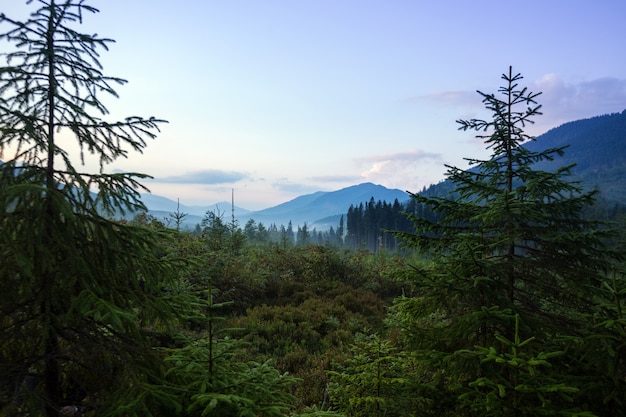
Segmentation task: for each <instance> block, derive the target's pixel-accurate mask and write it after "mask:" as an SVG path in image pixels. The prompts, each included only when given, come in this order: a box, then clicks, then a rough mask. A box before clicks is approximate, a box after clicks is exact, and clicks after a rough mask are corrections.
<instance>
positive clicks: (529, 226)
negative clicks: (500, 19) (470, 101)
mask: <svg viewBox="0 0 626 417" xmlns="http://www.w3.org/2000/svg"><path fill="white" fill-rule="evenodd" d="M502 79H503V80H504V86H503V87H501V88H500V89H499V91H498V93H499V94H498V95H495V94H486V93H482V92H480V91H479V94H480V95H481V96H482V98H483V103H484V105H485V108H486V109H487V110H488V111H490V112H491V113H492V116H493V117H492V119H491V120H489V121H485V120H477V119H472V120H467V121H466V120H459V121H458V123H459V124H460V129H461V130H475V131H478V132H485V133H484V134H483V133H481V134H479V136H478V137H479V138H480V139H482V140H483V141H484V143H485V144H486V146H487V148H488V149H490V150H491V155H490V158H489V159H487V160H476V159H468V162H469V165H470V168H469V169H466V170H464V169H460V168H457V167H452V166H448V167H447V168H448V171H447V179H448V181H450V182H451V183H453V184H454V185H455V186H456V188H455V190H454V192H453V193H452V194H450V196H448V197H428V196H423V195H420V194H412V197H413V199H414V200H415V201H416V203H417V205H418V206H420V205H421V206H424V207H426V209H427V210H428V211H429V212H431V213H433V214H434V216H429V217H428V218H424V217H420V216H418V215H415V214H411V215H410V216H409V217H410V219H411V221H412V222H413V224H414V227H415V232H414V233H406V232H405V233H397V234H396V235H397V236H398V237H400V238H401V239H403V242H404V243H405V245H407V246H408V247H412V248H416V249H417V250H418V251H419V252H420V253H422V254H423V255H424V256H425V259H427V260H428V262H425V263H424V265H422V266H419V267H417V268H416V270H417V276H416V280H417V290H418V292H419V293H420V296H419V297H417V298H405V299H400V300H398V302H397V303H396V305H395V315H394V316H393V320H394V321H395V324H397V325H399V326H401V327H403V328H404V330H405V335H406V337H407V342H409V343H410V344H411V346H412V348H413V349H415V351H416V352H417V354H418V355H419V356H420V358H421V360H422V365H423V366H424V367H425V369H427V370H428V374H429V375H430V380H429V381H428V382H427V383H425V384H424V385H423V389H424V392H430V394H424V395H433V396H438V397H437V403H438V404H439V405H442V404H445V406H444V407H445V410H439V411H438V414H440V415H446V413H449V414H451V415H460V414H457V413H459V410H457V409H456V405H455V404H456V399H455V398H456V396H458V395H459V394H460V393H461V392H463V390H464V389H466V388H467V384H468V383H469V382H470V381H474V380H476V379H477V378H479V377H485V378H489V377H490V375H489V372H492V373H493V374H492V376H494V377H495V374H498V372H500V371H499V370H498V368H497V367H489V366H487V364H485V363H483V362H477V361H476V360H475V358H471V357H467V356H466V355H459V354H458V352H460V351H464V350H466V349H473V348H474V347H475V346H482V347H485V348H489V347H495V348H497V351H498V352H500V353H501V354H504V352H505V350H506V349H507V347H506V346H504V345H503V344H502V343H501V342H500V341H499V340H498V337H502V338H504V339H502V340H516V338H521V340H525V339H528V338H535V340H536V343H534V344H533V347H535V348H536V349H538V350H544V351H546V352H551V351H560V350H561V349H560V348H561V347H562V346H559V342H558V338H559V337H560V336H563V335H568V334H574V333H575V332H576V330H577V329H578V328H580V326H581V324H582V323H581V320H580V317H581V316H580V314H579V313H580V312H583V311H589V310H591V309H593V307H594V303H595V302H596V300H595V299H594V297H593V289H597V288H599V287H600V284H601V283H602V281H603V280H604V279H605V275H604V274H605V271H606V270H607V268H608V267H609V260H610V259H609V256H608V255H609V252H608V251H607V250H606V248H605V246H604V244H603V242H604V241H603V238H604V237H605V235H606V231H604V230H603V229H602V228H601V227H600V225H599V224H598V223H596V222H594V221H588V220H584V219H583V218H582V211H583V209H585V208H586V207H588V206H589V205H591V204H593V202H594V198H595V192H583V190H582V189H581V187H580V186H579V184H578V183H577V182H576V181H574V180H573V178H572V177H571V176H570V175H571V174H570V171H571V168H572V166H571V165H570V166H565V167H562V168H559V169H557V170H555V171H554V172H547V171H542V170H539V169H535V168H534V166H533V165H534V164H536V163H538V162H541V161H545V160H552V159H554V158H556V157H558V156H560V155H562V154H563V153H564V152H565V148H550V149H547V150H544V151H540V152H533V151H529V150H528V149H526V148H525V147H524V146H523V144H524V143H525V142H527V141H529V140H533V138H532V137H530V136H529V135H527V134H526V133H525V131H524V128H525V127H526V125H527V124H529V123H532V122H533V120H532V119H533V118H534V117H535V116H538V115H540V114H541V112H540V109H541V106H540V105H539V104H538V103H537V101H536V100H537V98H538V96H539V95H540V93H532V92H529V91H528V89H527V88H525V87H524V88H522V87H520V86H519V84H518V83H519V82H520V80H522V76H521V75H520V74H514V73H513V72H512V69H509V72H508V73H507V74H503V76H502ZM518 316H519V318H520V322H519V323H520V327H519V328H518V329H516V326H515V323H516V321H515V318H516V317H518ZM535 353H536V351H532V352H528V355H530V356H531V357H532V356H533V355H534V354H535ZM497 376H498V377H500V376H501V375H499V374H498V375H497ZM511 378H512V375H509V379H511ZM441 388H445V390H443V389H441ZM443 392H446V394H443ZM441 396H443V397H441ZM444 397H445V398H444ZM433 398H434V397H433ZM560 405H563V404H559V405H555V407H558V406H560ZM479 415H482V414H479Z"/></svg>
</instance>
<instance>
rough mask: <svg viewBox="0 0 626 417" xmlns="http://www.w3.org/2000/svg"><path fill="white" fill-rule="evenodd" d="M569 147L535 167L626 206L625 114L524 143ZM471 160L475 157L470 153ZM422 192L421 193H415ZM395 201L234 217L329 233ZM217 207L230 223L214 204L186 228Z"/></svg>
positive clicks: (346, 197) (359, 196)
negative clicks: (566, 175)
mask: <svg viewBox="0 0 626 417" xmlns="http://www.w3.org/2000/svg"><path fill="white" fill-rule="evenodd" d="M565 145H568V148H567V149H566V150H565V154H564V156H563V157H561V158H556V159H555V160H554V161H552V162H544V163H542V164H537V165H535V167H536V168H540V169H546V170H552V169H556V168H558V167H562V166H565V165H569V164H571V163H576V164H577V165H576V167H575V168H574V169H573V170H572V173H573V174H574V177H573V178H572V180H580V181H581V182H582V185H583V187H584V188H586V189H592V188H595V187H597V188H599V189H600V191H601V193H602V194H601V195H602V198H604V199H606V200H607V201H610V202H617V203H621V204H624V203H626V110H624V111H623V112H622V113H613V114H608V115H603V116H597V117H592V118H589V119H582V120H577V121H573V122H568V123H565V124H563V125H561V126H559V127H556V128H554V129H551V130H549V131H548V132H546V133H544V134H542V135H540V136H538V137H537V138H536V140H535V141H532V142H529V143H527V144H525V145H524V146H526V147H527V148H528V149H530V150H542V149H547V148H556V147H560V146H565ZM468 157H471V155H468ZM450 189H451V184H450V183H449V182H448V181H442V182H440V183H439V184H435V185H431V186H430V187H428V188H426V189H425V190H424V191H422V193H424V194H427V195H431V196H432V195H445V194H446V193H447V192H448V191H449V190H450ZM416 192H417V191H416ZM372 198H373V199H374V200H375V201H378V200H381V201H387V202H389V203H393V201H394V200H395V199H398V201H399V202H401V203H404V202H406V201H408V199H409V198H410V197H409V195H408V194H407V193H406V192H405V191H402V190H399V189H389V188H386V187H384V186H382V185H376V184H372V183H363V184H358V185H353V186H350V187H346V188H343V189H340V190H337V191H330V192H324V191H318V192H315V193H312V194H307V195H302V196H300V197H297V198H295V199H293V200H290V201H287V202H285V203H282V204H279V205H277V206H274V207H270V208H267V209H264V210H259V211H248V210H245V209H242V208H239V207H235V217H236V219H237V220H238V221H239V223H240V226H242V227H243V226H244V225H245V223H246V222H247V221H248V220H249V219H254V220H255V221H256V222H257V223H263V224H264V225H266V226H268V225H270V224H276V225H278V226H280V225H281V224H282V225H285V226H287V224H288V223H289V222H290V221H291V222H292V225H293V227H294V228H296V227H297V226H302V225H303V224H304V223H305V222H306V223H307V226H308V227H310V228H314V227H317V228H318V230H325V229H327V228H328V227H330V226H333V227H336V226H337V225H338V222H339V218H340V217H341V215H344V216H345V215H346V214H347V212H348V208H349V207H350V205H359V204H360V203H367V202H368V201H369V200H370V199H372ZM143 201H144V203H145V204H146V206H147V207H148V208H149V209H150V213H151V214H153V215H155V216H157V217H159V218H164V217H167V215H168V214H169V213H172V212H174V211H176V202H175V201H172V200H169V199H166V198H164V197H160V196H155V195H144V196H143ZM216 209H218V210H219V211H220V212H221V213H223V214H224V215H225V216H226V217H227V219H230V215H231V204H230V203H228V202H224V203H218V204H215V205H213V206H208V207H199V206H185V205H183V204H181V205H180V211H181V212H184V213H188V216H187V218H186V219H185V225H187V226H192V227H193V226H195V225H196V224H199V223H200V221H201V219H202V217H203V216H204V214H205V213H206V212H207V211H208V210H213V211H215V210H216Z"/></svg>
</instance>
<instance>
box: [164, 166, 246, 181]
mask: <svg viewBox="0 0 626 417" xmlns="http://www.w3.org/2000/svg"><path fill="white" fill-rule="evenodd" d="M248 177H249V174H247V173H244V172H238V171H223V170H219V169H205V170H201V171H193V172H188V173H185V174H182V175H172V176H167V177H155V178H154V181H155V182H162V183H175V184H211V185H213V184H231V183H235V182H237V181H240V180H243V179H246V178H248Z"/></svg>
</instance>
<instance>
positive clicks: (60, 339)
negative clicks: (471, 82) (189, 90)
mask: <svg viewBox="0 0 626 417" xmlns="http://www.w3.org/2000/svg"><path fill="white" fill-rule="evenodd" d="M35 3H37V2H35ZM37 4H39V9H38V10H36V11H35V12H34V13H33V14H32V15H31V17H30V19H29V20H28V21H26V22H19V21H13V20H11V19H10V18H9V17H6V16H4V15H2V16H1V17H0V23H1V24H2V25H3V26H2V27H7V26H8V27H9V28H10V29H8V30H6V31H5V32H3V33H0V41H2V42H5V43H8V44H10V45H12V46H14V47H15V51H14V52H9V53H7V54H4V55H3V57H4V59H5V60H6V63H5V64H4V66H3V67H2V68H1V69H0V151H2V152H3V154H4V155H5V157H6V156H7V155H8V154H9V153H12V154H13V156H9V157H8V158H7V159H6V160H5V162H4V163H3V164H2V165H0V189H1V190H2V191H1V192H0V213H1V217H0V231H1V233H0V260H1V264H0V415H2V416H24V415H28V416H31V417H35V416H47V417H57V416H61V415H74V416H78V415H83V416H163V415H166V416H241V417H244V416H245V417H248V416H250V417H253V416H292V417H298V416H300V417H305V416H335V417H340V416H345V417H353V416H398V417H404V416H407V417H408V416H442V417H445V416H468V417H470V416H476V417H478V416H538V415H541V416H548V415H550V416H552V415H554V416H581V417H583V416H584V417H591V416H619V415H624V414H626V412H625V411H624V410H626V408H625V404H624V401H625V399H626V318H625V317H624V308H625V305H624V303H625V302H626V279H625V277H624V261H625V259H624V256H623V255H624V253H625V249H626V246H625V245H626V239H625V237H626V233H625V230H624V226H623V225H624V214H623V211H620V210H619V209H618V208H616V207H615V206H612V205H611V204H604V203H602V201H601V200H600V196H599V194H598V192H597V191H595V190H585V189H583V188H581V186H580V184H579V183H578V182H576V181H572V177H571V169H572V166H571V165H569V164H565V165H562V166H560V167H559V168H557V169H554V170H546V169H542V168H541V166H540V163H541V162H542V161H547V160H552V159H556V160H558V159H559V157H560V156H561V155H562V154H563V153H564V152H566V149H565V148H563V147H559V146H557V147H551V148H548V149H529V148H526V147H522V146H520V145H521V144H522V143H525V142H527V141H529V140H532V138H530V137H529V136H528V135H527V134H526V133H525V131H524V126H526V125H527V124H528V123H530V122H531V121H532V120H533V119H534V118H536V117H539V116H540V115H541V105H540V104H539V103H538V102H539V99H540V93H534V92H531V91H529V90H528V89H527V88H525V87H521V86H520V84H521V83H522V82H523V77H522V76H521V75H520V74H517V73H515V72H513V69H512V68H509V69H508V70H507V72H505V73H504V74H503V75H502V78H501V81H502V86H501V87H500V88H499V89H498V91H497V93H495V94H490V93H483V92H479V96H480V98H481V99H482V101H483V103H484V106H485V108H486V110H487V111H488V112H489V113H490V114H491V115H492V118H491V119H489V120H480V119H471V120H459V121H458V124H459V126H460V128H461V129H464V130H468V131H476V132H477V134H478V137H480V138H481V139H482V140H483V141H484V143H485V146H486V147H487V148H488V149H490V150H491V152H492V154H491V155H490V158H489V159H487V160H471V162H472V168H471V169H469V170H462V169H459V168H456V167H453V166H450V167H448V172H447V181H448V182H447V184H450V185H451V187H452V188H451V189H450V190H451V192H450V193H448V194H444V195H428V193H415V194H412V195H411V197H412V202H411V203H410V204H409V205H408V206H406V207H403V206H402V205H400V204H399V203H398V202H397V201H394V202H393V203H388V202H378V201H376V202H375V201H373V200H371V201H369V202H364V203H363V204H362V205H359V206H358V207H354V206H353V207H351V208H350V209H349V212H348V214H347V216H346V220H345V224H344V223H343V219H342V220H341V222H340V224H339V225H338V226H337V228H336V229H333V233H330V232H328V234H327V235H325V234H319V233H317V232H315V233H313V231H309V230H308V229H307V228H306V225H305V226H304V227H298V228H297V230H293V228H292V227H291V226H290V225H288V226H287V227H282V226H281V227H276V226H270V227H269V228H266V227H265V226H263V225H261V224H257V223H255V222H254V221H249V222H248V223H247V224H245V225H239V224H238V223H237V222H236V221H235V220H234V219H232V220H230V221H229V220H228V219H227V218H225V216H224V215H223V213H219V212H211V211H209V212H207V213H206V215H205V216H204V218H203V220H202V222H201V223H200V224H198V226H197V227H196V229H195V230H194V231H184V230H181V228H180V227H179V226H180V224H181V221H182V219H184V217H185V213H181V212H175V213H171V214H170V216H169V217H168V218H167V219H156V218H154V217H151V216H149V215H147V214H138V215H136V216H135V217H134V218H133V219H132V220H122V219H121V218H120V216H119V214H120V213H128V212H130V213H142V212H143V211H145V209H146V207H145V206H144V205H143V203H142V202H141V199H140V194H139V191H140V190H141V189H142V188H141V186H140V183H139V180H140V179H142V178H145V175H144V174H138V173H106V171H105V170H104V169H101V170H100V171H98V172H97V173H92V172H84V171H82V167H83V165H82V164H81V162H82V161H80V160H79V161H74V160H72V159H71V158H70V157H69V154H70V153H69V152H68V151H67V150H66V149H64V148H63V145H66V144H67V141H63V142H61V141H60V140H59V134H60V132H63V133H65V134H67V135H70V136H71V137H73V138H74V139H75V140H76V142H77V143H78V145H80V147H81V149H83V150H85V151H89V152H91V153H93V154H94V155H96V156H98V157H99V158H100V162H101V166H102V167H105V166H107V165H108V164H109V163H111V162H113V161H115V160H116V159H117V158H119V157H124V156H126V154H127V152H128V151H130V150H135V151H141V150H143V149H144V147H145V146H147V140H148V139H152V138H155V137H156V134H157V133H158V129H159V126H160V124H161V123H163V122H164V121H163V120H160V119H156V118H141V117H131V118H127V119H124V120H122V121H109V120H106V119H105V116H106V115H107V111H106V108H105V107H104V106H103V105H102V103H101V101H100V97H101V96H102V95H104V96H108V95H112V96H114V97H116V92H115V90H114V88H113V87H114V86H116V85H121V84H123V83H124V82H125V80H123V79H120V78H115V77H109V76H105V75H104V74H103V73H102V69H101V67H100V63H99V61H98V57H99V55H98V52H97V51H99V50H100V49H103V48H104V49H106V45H107V44H108V42H111V41H110V40H108V39H106V38H99V37H98V36H97V35H87V34H82V33H80V32H79V31H78V30H77V29H76V26H77V25H78V24H79V23H80V22H81V21H82V19H83V18H85V17H86V16H88V15H89V14H90V13H93V12H97V10H96V9H93V8H92V7H90V6H88V5H87V4H86V2H85V1H81V0H68V1H64V2H60V3H57V2H54V1H50V2H46V1H39V2H38V3H37ZM7 49H8V46H7ZM94 190H96V192H93V191H94ZM598 202H600V203H601V204H598Z"/></svg>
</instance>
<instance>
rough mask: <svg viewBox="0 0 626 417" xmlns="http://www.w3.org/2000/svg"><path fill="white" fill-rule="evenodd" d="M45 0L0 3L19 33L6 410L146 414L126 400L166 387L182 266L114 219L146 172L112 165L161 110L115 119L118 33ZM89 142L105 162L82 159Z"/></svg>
mask: <svg viewBox="0 0 626 417" xmlns="http://www.w3.org/2000/svg"><path fill="white" fill-rule="evenodd" d="M29 3H30V2H29ZM36 3H38V7H39V8H38V9H37V10H35V11H34V12H33V13H32V14H31V16H30V18H29V19H28V20H27V21H24V22H19V21H14V20H12V19H10V18H9V17H7V16H5V15H2V16H0V27H2V28H4V29H3V32H2V33H1V34H0V41H2V42H4V46H3V48H2V49H3V50H5V51H7V50H8V49H9V45H13V46H14V50H12V51H11V52H8V53H5V54H3V61H4V62H3V66H2V67H1V68H0V152H1V153H2V155H1V158H2V159H4V163H3V164H2V165H1V166H0V190H1V193H0V228H1V232H0V259H1V265H0V375H2V377H1V379H2V384H1V386H0V390H1V392H0V396H1V398H0V401H1V404H0V407H1V409H2V410H3V411H0V414H3V415H6V414H4V413H8V414H9V415H10V414H11V412H15V413H19V415H30V416H39V415H47V416H49V417H52V416H58V415H59V413H61V412H70V411H71V410H75V409H74V407H93V408H97V410H98V414H99V415H106V414H107V413H109V414H115V413H120V412H121V413H123V414H125V415H133V414H137V413H140V414H142V415H147V414H148V412H147V411H146V410H140V411H138V410H134V409H132V408H129V407H128V404H130V403H131V402H134V404H138V403H140V402H138V401H137V399H138V398H144V399H145V401H143V405H142V407H146V406H147V405H148V404H150V400H149V399H148V398H151V399H152V400H154V401H161V402H162V401H167V400H168V398H167V397H166V396H162V397H160V395H159V390H158V389H156V388H155V387H157V386H158V385H155V381H157V380H158V374H159V368H160V365H159V363H160V361H159V355H157V354H156V351H155V350H154V349H153V348H152V346H153V345H154V343H156V339H154V338H153V336H154V335H156V332H157V331H158V330H159V329H163V328H165V327H166V326H167V325H168V323H171V322H172V320H173V319H174V318H175V317H176V313H177V310H178V309H179V308H180V306H176V305H175V299H174V298H172V296H171V295H170V296H169V298H165V296H164V295H163V289H166V288H170V287H171V286H172V285H174V283H175V281H176V279H177V277H178V274H179V265H177V263H176V262H175V261H172V260H170V259H167V258H165V257H162V256H161V254H162V251H161V250H159V245H158V243H159V241H158V239H159V235H158V234H157V232H155V231H154V230H150V229H149V228H147V227H143V226H141V225H133V224H120V223H119V222H115V221H111V220H109V217H110V216H112V215H119V214H120V213H125V212H129V211H131V212H132V211H137V210H142V209H145V207H144V206H143V204H142V203H141V201H140V195H139V191H138V190H141V186H140V184H139V181H140V180H141V179H142V178H145V177H146V176H145V175H142V174H134V173H106V172H105V168H106V167H107V165H108V164H110V163H112V162H114V161H116V160H117V159H118V158H120V157H126V156H127V154H128V152H129V151H142V149H143V148H144V147H145V146H146V140H147V139H151V138H154V137H155V134H156V132H157V131H158V125H159V124H160V123H161V122H163V121H162V120H157V119H155V118H147V119H146V118H141V117H129V118H126V119H125V120H122V121H107V120H105V117H106V115H107V113H108V111H107V109H106V107H105V106H104V105H103V103H102V101H101V96H102V95H109V96H113V97H116V96H117V94H116V92H115V90H114V86H116V85H120V84H124V83H125V80H123V79H120V78H115V77H108V76H106V75H104V74H103V72H102V71H101V66H100V63H99V51H100V50H102V49H105V50H106V49H108V45H109V43H110V42H112V41H111V40H109V39H105V38H100V37H98V36H97V35H89V34H83V33H80V32H78V31H77V30H76V29H75V28H74V27H75V26H76V25H77V24H80V23H82V20H83V18H84V17H86V15H89V14H91V13H95V12H97V10H96V9H95V8H93V7H91V6H88V5H87V4H86V2H85V1H83V0H64V1H54V0H51V1H43V0H39V1H38V2H36ZM72 140H73V141H74V143H75V144H77V145H78V149H80V155H79V156H78V159H79V161H75V159H76V158H75V157H74V156H73V155H72V154H71V150H70V148H71V141H72ZM86 154H90V155H93V156H95V157H96V158H97V160H98V161H99V163H100V170H99V171H98V172H95V173H94V172H85V171H82V170H81V169H80V168H81V166H84V165H85V164H84V156H85V155H86ZM76 162H83V163H82V164H80V163H79V164H78V165H77V164H76ZM159 397H160V398H159ZM68 407H69V408H68ZM11 410H13V411H11Z"/></svg>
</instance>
